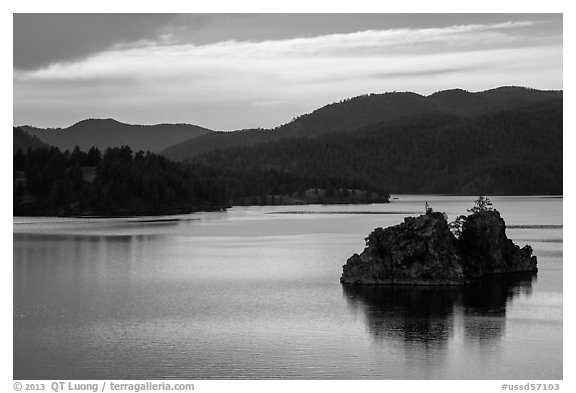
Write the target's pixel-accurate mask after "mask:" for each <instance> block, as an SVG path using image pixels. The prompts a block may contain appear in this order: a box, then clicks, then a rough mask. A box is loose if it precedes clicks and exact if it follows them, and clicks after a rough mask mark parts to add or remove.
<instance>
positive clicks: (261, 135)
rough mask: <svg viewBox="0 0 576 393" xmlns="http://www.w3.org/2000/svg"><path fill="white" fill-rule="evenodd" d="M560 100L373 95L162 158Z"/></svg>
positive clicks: (205, 139) (516, 91)
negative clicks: (267, 128) (435, 115)
mask: <svg viewBox="0 0 576 393" xmlns="http://www.w3.org/2000/svg"><path fill="white" fill-rule="evenodd" d="M556 98H562V91H542V90H536V89H528V88H523V87H513V86H511V87H499V88H496V89H492V90H487V91H483V92H478V93H471V92H468V91H465V90H461V89H453V90H445V91H441V92H437V93H434V94H431V95H429V96H422V95H419V94H416V93H409V92H392V93H384V94H369V95H363V96H358V97H354V98H350V99H347V100H344V101H340V102H337V103H333V104H330V105H327V106H324V107H322V108H320V109H318V110H315V111H314V112H312V113H309V114H306V115H302V116H300V117H298V118H296V119H294V120H293V121H291V122H290V123H287V124H284V125H282V126H280V127H277V128H275V129H271V130H265V129H251V130H243V131H235V132H220V133H210V134H206V135H203V136H200V137H198V138H194V139H193V140H188V141H184V142H182V143H180V144H176V145H174V146H171V147H169V148H168V149H166V150H164V151H163V152H161V153H162V154H164V155H165V156H167V157H169V158H171V159H174V160H182V161H184V160H189V159H191V158H193V157H195V156H197V155H198V154H201V153H203V152H207V151H211V150H214V149H217V148H218V149H225V148H230V147H235V146H253V145H257V144H260V143H265V142H269V141H274V140H280V139H286V138H295V137H310V138H316V137H319V136H322V135H326V134H333V133H355V132H356V131H357V130H360V129H363V128H366V127H368V126H371V125H376V124H380V125H382V124H384V123H394V122H397V121H401V120H402V121H404V120H405V121H409V120H410V119H411V118H413V117H414V116H419V115H423V114H433V113H436V114H447V115H455V116H459V117H475V116H479V115H487V114H491V113H495V112H498V111H502V110H512V109H515V108H520V107H523V106H526V105H530V104H535V103H538V102H543V101H547V100H551V99H556Z"/></svg>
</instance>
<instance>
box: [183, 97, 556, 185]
mask: <svg viewBox="0 0 576 393" xmlns="http://www.w3.org/2000/svg"><path fill="white" fill-rule="evenodd" d="M193 162H194V163H202V164H203V165H209V166H214V167H218V168H244V169H246V170H252V169H257V168H260V169H262V168H267V169H271V168H273V169H276V170H278V171H283V172H286V173H291V174H295V175H301V174H307V173H314V174H316V175H318V176H324V177H335V176H339V177H342V178H350V179H360V180H362V181H363V182H366V183H367V184H370V185H371V186H373V187H385V188H386V189H387V190H389V191H390V192H392V193H454V194H478V193H481V194H561V193H562V100H561V99H556V100H549V101H545V102H540V103H536V104H531V105H528V106H525V107H523V108H517V109H512V110H503V111H500V112H497V113H492V114H485V115H480V116H476V117H466V116H456V115H449V114H445V113H431V114H422V115H420V116H415V117H413V118H410V119H405V118H404V119H400V120H397V121H395V122H387V123H383V124H380V125H375V126H370V127H366V128H364V129H362V130H357V132H355V133H353V134H351V133H337V134H329V135H324V136H320V137H317V138H307V137H301V138H291V139H284V140H281V141H270V142H266V143H263V144H259V145H254V146H243V147H234V148H229V149H221V150H216V151H213V152H208V153H204V154H202V155H200V156H198V157H196V159H195V160H193Z"/></svg>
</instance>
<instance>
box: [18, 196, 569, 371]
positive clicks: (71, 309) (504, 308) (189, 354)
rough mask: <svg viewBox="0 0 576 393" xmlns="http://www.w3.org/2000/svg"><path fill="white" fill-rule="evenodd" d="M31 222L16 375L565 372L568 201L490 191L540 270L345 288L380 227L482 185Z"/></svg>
mask: <svg viewBox="0 0 576 393" xmlns="http://www.w3.org/2000/svg"><path fill="white" fill-rule="evenodd" d="M393 198H397V199H393V200H392V203H390V204H372V205H323V206H320V205H307V206H266V207H235V208H232V209H229V210H228V211H227V212H211V213H195V214H190V215H180V216H170V217H139V218H119V219H112V218H104V219H73V218H55V217H42V218H23V217H15V218H14V224H13V231H14V235H13V236H14V244H13V246H14V251H13V252H14V258H13V265H14V314H13V321H14V379H156V378H157V379H171V378H178V379H230V378H243V379H507V380H510V379H562V377H563V375H562V198H561V197H491V200H492V202H493V203H494V207H495V208H496V209H498V210H499V211H500V212H501V214H502V217H503V218H504V220H505V221H506V225H507V227H508V229H507V234H508V237H510V238H511V239H512V240H514V242H516V243H517V244H519V245H520V246H523V245H524V244H531V245H532V247H533V248H534V254H535V255H536V256H537V257H538V264H539V269H540V270H539V272H538V274H537V275H534V276H532V275H519V276H518V275H515V276H509V275H504V276H499V277H498V276H497V277H494V278H493V279H490V280H486V281H485V282H482V283H481V284H475V285H472V286H470V287H467V288H425V287H419V288H412V287H395V288H390V287H380V288H378V287H364V288H356V289H354V288H344V287H342V286H341V285H340V283H339V278H340V275H341V273H342V265H343V264H344V263H345V262H346V259H347V258H348V257H349V256H350V255H352V254H353V253H354V252H357V253H360V252H361V251H362V250H363V248H364V238H365V237H366V236H367V235H368V234H369V233H370V232H371V231H372V230H373V229H374V228H375V227H378V226H382V227H386V226H389V225H395V224H398V223H400V222H401V221H402V220H403V218H404V217H405V216H407V215H419V214H422V213H423V211H424V203H425V201H427V202H428V203H429V204H430V205H431V207H432V208H433V209H434V210H435V211H444V212H446V213H447V214H448V216H449V218H450V219H454V218H455V217H456V216H457V215H460V214H465V213H466V209H467V208H469V207H471V206H472V202H473V200H474V199H475V198H474V197H462V196H458V197H456V196H437V195H426V196H423V195H418V196H416V195H395V196H393Z"/></svg>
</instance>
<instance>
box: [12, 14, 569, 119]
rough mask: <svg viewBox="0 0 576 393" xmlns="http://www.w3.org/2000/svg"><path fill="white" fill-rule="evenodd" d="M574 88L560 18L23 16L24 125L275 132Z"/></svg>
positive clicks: (17, 29) (18, 39) (18, 83)
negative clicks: (463, 99)
mask: <svg viewBox="0 0 576 393" xmlns="http://www.w3.org/2000/svg"><path fill="white" fill-rule="evenodd" d="M502 85H520V86H528V87H534V88H539V89H562V15H561V14H540V15H539V14H526V15H524V14H264V15H254V14H235V15H227V14H199V15H192V14H189V15H171V14H160V15H154V14H146V15H142V14H140V15H137V14H133V15H130V14H92V15H89V14H15V15H14V123H15V125H24V124H30V125H36V126H41V127H47V126H48V127H66V126H69V125H72V124H74V123H75V122H77V121H80V120H82V119H86V118H109V117H111V118H114V119H117V120H119V121H122V122H126V123H134V124H155V123H192V124H197V125H201V126H205V127H208V128H211V129H215V130H234V129H241V128H252V127H274V126H277V125H280V124H282V123H285V122H287V121H289V120H290V119H291V118H292V117H294V116H297V115H300V114H303V113H306V112H310V111H312V110H314V109H316V108H318V107H321V106H323V105H326V104H329V103H331V102H334V101H339V100H341V99H344V98H348V97H352V96H356V95H360V94H366V93H382V92H387V91H414V92H417V93H420V94H424V95H427V94H431V93H433V92H435V91H438V90H444V89H451V88H463V89H467V90H470V91H480V90H486V89H490V88H494V87H498V86H502Z"/></svg>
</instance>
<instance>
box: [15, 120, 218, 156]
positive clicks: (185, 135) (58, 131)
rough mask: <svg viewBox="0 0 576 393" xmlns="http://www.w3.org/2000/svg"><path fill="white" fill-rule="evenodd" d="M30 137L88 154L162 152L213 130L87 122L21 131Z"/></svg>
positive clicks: (24, 127) (193, 127)
mask: <svg viewBox="0 0 576 393" xmlns="http://www.w3.org/2000/svg"><path fill="white" fill-rule="evenodd" d="M20 128H21V129H22V130H23V131H24V132H26V133H27V134H29V135H31V136H34V137H36V138H38V139H40V140H41V141H42V142H44V143H46V144H48V145H52V146H56V147H58V148H60V149H62V150H72V149H74V147H75V146H79V147H80V148H81V149H82V150H88V149H90V148H91V147H92V146H96V147H98V148H99V149H101V150H104V149H106V148H107V147H119V146H130V147H131V148H132V150H143V151H151V152H159V151H161V150H164V149H166V148H167V147H169V146H172V145H174V144H177V143H180V142H183V141H186V140H191V139H193V138H196V137H198V136H200V135H204V134H207V133H209V132H212V131H211V130H209V129H207V128H203V127H199V126H195V125H191V124H156V125H133V124H125V123H121V122H119V121H117V120H114V119H86V120H82V121H79V122H78V123H76V124H74V125H72V126H70V127H67V128H53V129H43V128H36V127H31V126H22V127H20Z"/></svg>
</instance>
